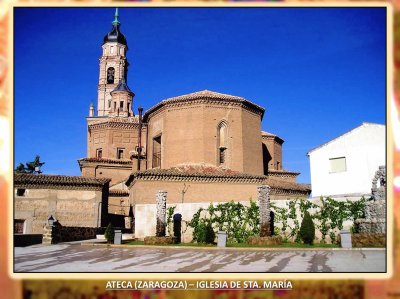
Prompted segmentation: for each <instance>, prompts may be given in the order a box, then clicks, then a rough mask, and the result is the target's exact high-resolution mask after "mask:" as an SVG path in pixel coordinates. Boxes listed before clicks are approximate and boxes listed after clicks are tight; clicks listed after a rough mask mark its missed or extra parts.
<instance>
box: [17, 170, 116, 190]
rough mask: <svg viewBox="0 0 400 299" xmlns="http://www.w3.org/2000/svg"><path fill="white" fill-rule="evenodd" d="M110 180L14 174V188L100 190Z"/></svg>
mask: <svg viewBox="0 0 400 299" xmlns="http://www.w3.org/2000/svg"><path fill="white" fill-rule="evenodd" d="M109 182H110V179H96V178H88V177H82V176H66V175H48V174H29V173H15V174H14V187H15V188H17V187H25V188H32V189H47V188H49V189H64V188H65V189H90V190H92V189H101V188H103V186H105V185H106V184H108V183H109Z"/></svg>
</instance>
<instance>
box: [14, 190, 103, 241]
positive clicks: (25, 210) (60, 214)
mask: <svg viewBox="0 0 400 299" xmlns="http://www.w3.org/2000/svg"><path fill="white" fill-rule="evenodd" d="M103 196H104V195H103V192H102V191H101V190H62V189H59V190H57V189H25V194H24V196H17V195H15V199H14V211H15V213H14V219H21V220H24V221H25V224H24V227H25V228H24V233H26V234H42V229H43V226H44V225H45V224H46V223H47V219H48V218H49V217H50V215H52V216H53V217H54V218H56V219H57V220H58V221H59V222H60V223H61V224H62V225H64V226H77V227H98V226H101V225H102V223H101V222H102V218H103V220H104V218H105V215H104V211H103V208H104V207H102V205H104V204H105V205H107V202H105V203H103V201H107V199H106V198H103ZM106 209H107V206H106Z"/></svg>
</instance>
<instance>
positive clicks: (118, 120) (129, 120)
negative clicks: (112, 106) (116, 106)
mask: <svg viewBox="0 0 400 299" xmlns="http://www.w3.org/2000/svg"><path fill="white" fill-rule="evenodd" d="M107 124H108V125H130V124H139V116H130V117H121V116H115V117H107V118H105V117H101V118H99V120H93V119H91V121H90V123H89V127H92V126H96V125H107Z"/></svg>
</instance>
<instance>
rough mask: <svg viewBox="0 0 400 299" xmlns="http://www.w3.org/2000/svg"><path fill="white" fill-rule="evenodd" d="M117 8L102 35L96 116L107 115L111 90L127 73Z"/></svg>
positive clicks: (126, 45)
mask: <svg viewBox="0 0 400 299" xmlns="http://www.w3.org/2000/svg"><path fill="white" fill-rule="evenodd" d="M120 26H121V23H120V22H119V20H118V8H116V10H115V16H114V21H113V22H112V28H111V31H110V32H109V33H107V34H106V36H104V42H103V46H102V48H103V54H102V56H101V57H100V74H99V85H98V99H97V116H108V114H109V111H110V109H111V108H112V107H111V102H112V97H111V91H113V90H114V89H115V88H116V87H117V86H118V84H119V83H120V82H122V79H123V78H124V80H126V78H127V75H128V65H129V63H128V61H127V59H126V52H127V51H128V44H127V42H126V38H125V36H124V35H123V34H122V33H121V31H120Z"/></svg>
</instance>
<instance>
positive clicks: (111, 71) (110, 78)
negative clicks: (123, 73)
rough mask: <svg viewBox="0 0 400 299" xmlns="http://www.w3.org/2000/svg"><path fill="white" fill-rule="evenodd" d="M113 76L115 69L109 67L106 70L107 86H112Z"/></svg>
mask: <svg viewBox="0 0 400 299" xmlns="http://www.w3.org/2000/svg"><path fill="white" fill-rule="evenodd" d="M114 75H115V69H114V68H113V67H109V68H108V69H107V84H114Z"/></svg>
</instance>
